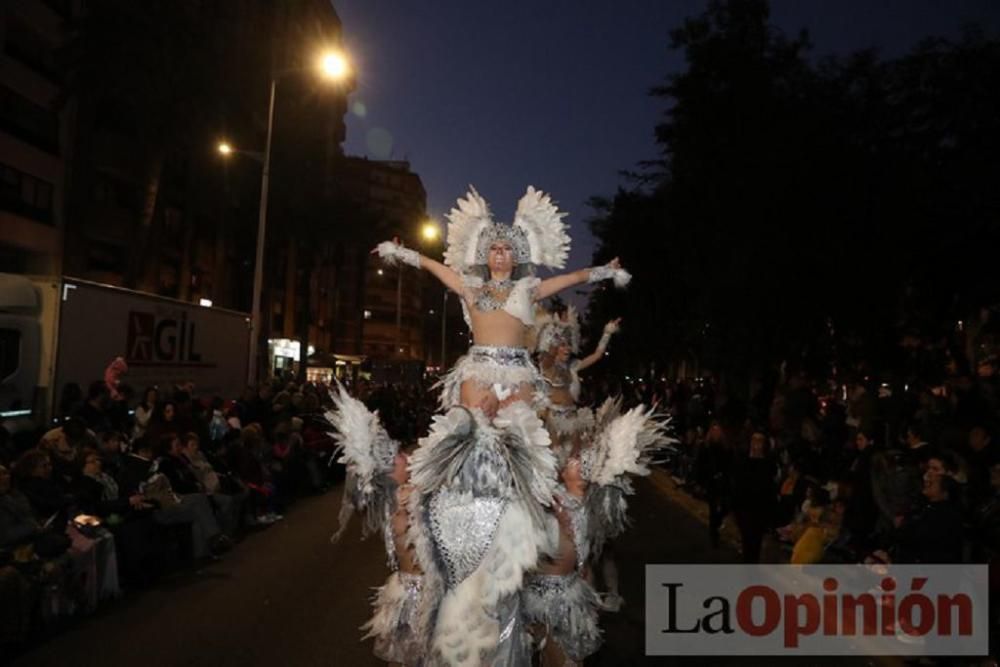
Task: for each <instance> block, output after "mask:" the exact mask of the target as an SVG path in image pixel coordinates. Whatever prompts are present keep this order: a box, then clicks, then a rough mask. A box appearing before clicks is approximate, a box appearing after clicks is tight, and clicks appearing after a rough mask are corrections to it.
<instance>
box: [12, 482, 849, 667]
mask: <svg viewBox="0 0 1000 667" xmlns="http://www.w3.org/2000/svg"><path fill="white" fill-rule="evenodd" d="M339 503H340V492H339V489H335V490H334V491H332V492H330V493H328V494H326V495H324V496H319V497H314V498H309V499H306V500H303V501H300V502H299V503H298V504H296V505H295V506H294V507H292V508H291V510H290V511H289V513H288V516H287V518H286V519H285V520H284V521H282V522H280V523H278V524H275V525H273V526H271V527H270V528H268V529H267V530H265V531H262V532H259V533H254V534H252V535H249V536H248V537H247V538H246V539H245V540H243V542H242V543H241V544H239V545H238V546H237V547H236V549H235V550H233V551H232V552H231V553H229V554H228V555H227V556H226V557H225V559H224V560H222V561H221V562H218V563H213V564H212V565H210V566H208V567H205V568H204V569H202V570H200V571H197V572H194V571H189V572H184V573H181V574H178V575H174V576H173V577H171V578H169V579H168V580H167V581H165V582H162V583H160V584H158V585H157V586H156V587H155V588H153V589H151V590H144V591H140V592H136V593H134V594H129V595H126V596H125V598H123V599H122V600H119V601H117V602H115V603H113V604H110V605H106V606H105V607H104V608H103V609H102V611H100V612H99V613H98V614H97V615H95V616H93V617H90V618H87V619H85V620H83V621H81V622H79V623H77V624H75V625H74V626H73V627H72V628H70V629H68V630H66V631H65V632H63V633H61V634H60V635H58V636H56V637H54V638H52V639H51V640H49V641H48V642H46V643H45V644H43V645H41V646H37V647H35V648H33V649H32V650H29V651H27V652H25V653H23V654H22V655H20V656H18V658H16V659H15V660H14V662H13V663H12V664H13V665H16V666H17V667H29V666H31V667H45V666H48V665H52V666H60V667H62V666H70V667H88V666H90V665H93V666H95V667H160V666H162V667H168V666H169V667H196V666H197V667H202V666H204V667H248V666H251V665H266V666H268V667H279V666H280V667H284V666H290V667H320V666H322V667H330V666H332V665H352V666H353V665H358V666H364V665H380V664H384V663H381V662H379V661H378V660H376V659H375V658H374V657H373V656H372V654H371V642H370V641H369V642H362V641H361V640H360V637H361V633H360V632H359V631H358V627H359V626H360V625H361V624H362V623H364V622H365V620H366V619H367V614H368V612H369V608H368V598H369V596H370V594H371V589H372V587H374V586H377V585H379V584H380V583H382V581H384V579H385V577H386V576H387V574H388V571H387V569H386V567H385V561H384V557H383V554H382V551H381V546H380V543H379V542H378V541H377V540H375V539H369V540H368V541H365V542H362V541H361V540H360V531H359V528H358V525H357V520H356V519H355V522H354V525H353V526H352V528H351V530H350V531H349V532H348V534H347V535H345V537H344V540H343V542H341V543H340V544H339V545H336V546H334V545H331V544H330V543H329V541H328V538H329V536H330V533H331V532H332V530H333V528H334V526H335V524H336V515H337V510H338V508H339ZM632 508H633V511H632V515H633V518H634V521H635V524H634V526H633V527H632V529H631V530H630V532H629V533H628V534H627V535H626V536H624V537H623V538H622V539H621V540H620V541H619V543H618V544H617V545H616V547H615V551H616V554H617V558H616V560H617V561H618V564H619V570H620V577H621V589H622V594H623V595H624V597H625V600H626V606H625V607H624V608H623V609H622V611H621V612H619V613H617V614H608V615H605V616H604V618H603V620H604V627H605V633H606V643H605V646H604V647H603V648H602V649H601V652H600V653H599V654H598V655H596V656H594V657H593V658H592V659H591V660H588V662H587V664H588V665H591V664H593V665H609V666H610V665H615V666H616V667H618V666H627V665H665V664H681V663H683V664H685V665H713V666H714V665H724V664H757V665H775V664H789V665H790V664H804V665H818V664H831V665H833V664H845V661H844V660H843V659H838V660H827V661H821V660H818V659H805V660H803V659H799V660H776V659H774V658H757V659H753V658H731V659H720V658H717V657H716V658H706V659H684V660H679V659H668V658H647V657H645V655H644V646H643V645H644V619H643V605H644V603H643V572H644V567H643V566H644V565H645V564H646V563H715V562H734V561H735V560H736V558H737V555H736V552H735V551H734V550H733V549H732V548H730V547H723V548H722V549H718V550H713V549H711V548H710V547H709V544H708V539H707V533H706V530H705V528H704V524H703V523H702V521H701V519H700V518H699V517H698V516H697V513H698V512H697V511H696V510H697V506H696V505H695V504H692V502H691V501H690V500H689V499H686V498H685V497H683V496H678V495H677V494H676V492H673V491H672V490H671V489H670V485H669V484H668V483H666V481H665V477H663V476H660V477H659V478H655V479H653V480H641V481H640V482H639V484H638V494H637V495H636V496H635V498H634V499H633V503H632ZM693 510H694V511H693ZM853 664H864V663H863V662H859V661H854V662H853Z"/></svg>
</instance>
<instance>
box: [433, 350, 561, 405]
mask: <svg viewBox="0 0 1000 667" xmlns="http://www.w3.org/2000/svg"><path fill="white" fill-rule="evenodd" d="M466 380H474V381H475V382H476V383H477V384H479V385H480V386H482V387H485V388H492V389H493V391H494V393H496V395H497V398H499V399H500V400H503V399H505V398H506V397H507V396H509V395H510V394H513V393H516V392H517V391H518V390H519V389H520V388H521V386H522V385H524V384H528V385H531V386H532V387H533V388H535V389H536V393H537V394H539V395H541V394H543V393H544V392H542V391H540V390H541V389H542V388H543V386H544V385H543V382H542V374H541V373H540V372H539V371H538V368H537V367H536V366H535V364H534V363H533V362H532V361H531V355H530V354H529V352H528V350H527V349H526V348H523V347H497V346H493V345H473V346H472V347H470V348H469V352H468V354H466V355H465V356H463V357H462V358H461V359H459V360H458V361H457V362H456V363H455V365H454V366H453V367H452V369H451V370H450V371H448V373H447V374H445V376H444V377H443V378H441V381H440V382H439V383H438V386H440V387H441V399H440V403H441V408H442V409H444V410H447V409H449V408H453V407H455V406H456V405H459V404H460V403H461V396H462V383H464V382H465V381H466Z"/></svg>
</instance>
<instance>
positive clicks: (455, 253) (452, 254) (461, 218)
mask: <svg viewBox="0 0 1000 667" xmlns="http://www.w3.org/2000/svg"><path fill="white" fill-rule="evenodd" d="M447 217H448V247H447V248H445V251H444V263H445V264H447V265H448V266H450V267H451V268H453V269H455V270H456V271H458V272H459V273H464V272H465V271H466V270H467V269H469V268H470V267H472V266H474V265H475V264H476V252H477V251H478V249H479V237H480V236H481V235H482V233H483V232H484V231H486V230H487V229H489V228H490V227H491V226H492V225H493V215H492V214H491V213H490V207H489V204H487V203H486V200H485V199H483V198H482V197H481V196H480V195H479V193H478V192H476V189H475V188H474V187H472V186H471V185H470V186H469V192H468V194H466V195H465V199H461V198H460V199H459V200H458V201H457V202H456V203H455V207H454V208H452V209H451V212H450V213H448V216H447Z"/></svg>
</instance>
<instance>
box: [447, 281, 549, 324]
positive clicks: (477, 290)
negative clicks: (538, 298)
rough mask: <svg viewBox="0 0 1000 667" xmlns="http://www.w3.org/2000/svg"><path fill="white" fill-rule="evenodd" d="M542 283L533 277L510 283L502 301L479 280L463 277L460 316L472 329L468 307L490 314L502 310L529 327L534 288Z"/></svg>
mask: <svg viewBox="0 0 1000 667" xmlns="http://www.w3.org/2000/svg"><path fill="white" fill-rule="evenodd" d="M540 282H542V281H541V280H539V279H538V278H535V277H534V276H526V277H524V278H521V279H519V280H515V281H512V282H511V285H510V291H508V292H507V296H506V298H504V299H500V298H498V296H497V294H496V292H494V291H492V290H489V289H488V287H487V283H486V282H485V281H483V280H482V279H481V278H476V277H473V276H465V278H464V283H465V290H464V293H463V294H462V315H463V316H464V317H465V323H466V324H467V325H469V328H470V329H471V328H472V318H471V317H470V316H469V305H470V304H471V305H472V306H473V307H475V308H476V310H479V311H483V312H490V311H495V310H502V311H504V312H505V313H507V314H508V315H510V316H512V317H514V318H516V319H518V320H520V321H521V322H522V323H523V324H524V325H525V326H527V327H530V326H532V325H533V324H534V323H535V307H534V306H535V294H534V292H535V288H536V287H538V284H539V283H540Z"/></svg>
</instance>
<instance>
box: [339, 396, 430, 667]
mask: <svg viewBox="0 0 1000 667" xmlns="http://www.w3.org/2000/svg"><path fill="white" fill-rule="evenodd" d="M333 400H334V405H335V408H336V409H335V410H333V411H330V412H327V413H326V417H327V419H328V420H329V421H330V423H331V424H332V425H333V426H334V428H335V429H336V432H335V433H332V434H331V435H333V437H334V439H335V440H336V442H337V448H338V450H339V453H340V458H339V461H340V462H341V463H344V464H345V466H346V468H347V480H346V482H345V485H344V497H343V501H342V503H341V506H340V526H339V527H338V529H337V532H336V533H334V535H333V537H331V538H330V541H331V542H334V543H336V542H338V541H340V538H341V537H342V536H343V534H344V531H345V530H346V529H347V526H348V522H349V520H350V518H351V515H352V514H353V513H354V512H355V511H359V512H363V513H364V523H363V527H362V534H363V535H364V536H365V537H367V536H368V535H370V534H372V533H380V534H381V536H382V539H383V540H384V543H385V553H386V560H387V561H388V565H389V569H390V570H392V573H391V574H390V575H389V578H388V579H387V580H386V582H385V584H384V585H382V586H381V587H379V588H378V592H377V593H376V595H375V597H374V598H373V600H372V606H373V608H374V614H373V615H372V618H371V619H370V620H369V621H368V622H367V623H366V624H365V625H364V626H363V627H362V629H363V630H365V631H366V634H365V637H364V638H365V639H367V638H370V637H373V638H374V639H375V656H376V657H378V658H379V659H381V660H384V661H386V662H388V663H389V664H390V665H401V666H402V665H407V666H415V665H420V664H421V661H422V660H423V657H424V649H425V645H426V642H425V638H424V637H423V636H422V635H421V634H419V633H420V632H421V629H420V627H419V624H418V611H419V609H420V605H421V601H422V593H423V576H422V573H421V571H420V566H419V565H418V563H417V561H416V555H415V554H414V550H413V546H412V545H411V544H409V542H408V538H407V532H408V530H409V525H410V521H409V513H408V512H407V501H408V499H409V495H410V492H411V491H412V486H411V485H410V483H409V471H408V470H407V467H408V464H409V457H408V455H407V453H405V452H404V451H403V448H401V447H400V444H399V443H398V442H397V441H395V440H393V439H391V438H390V437H389V435H388V433H386V430H385V429H384V428H383V426H382V424H381V423H380V421H379V417H378V413H377V412H376V413H373V412H370V411H369V410H368V409H367V408H366V407H365V406H364V404H363V403H361V401H359V400H357V399H355V398H352V397H350V396H349V395H348V394H347V392H346V391H345V390H344V388H343V387H341V386H339V385H338V387H337V389H336V390H335V391H334V392H333Z"/></svg>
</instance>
